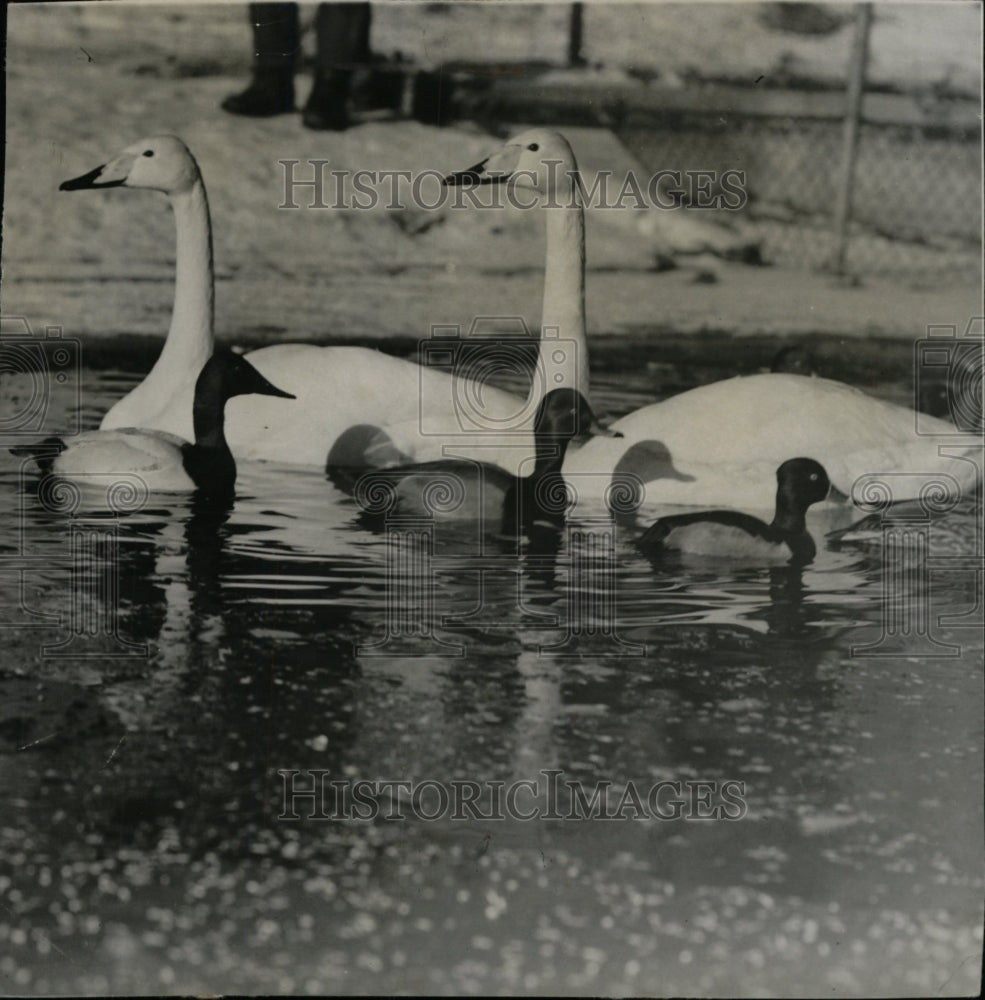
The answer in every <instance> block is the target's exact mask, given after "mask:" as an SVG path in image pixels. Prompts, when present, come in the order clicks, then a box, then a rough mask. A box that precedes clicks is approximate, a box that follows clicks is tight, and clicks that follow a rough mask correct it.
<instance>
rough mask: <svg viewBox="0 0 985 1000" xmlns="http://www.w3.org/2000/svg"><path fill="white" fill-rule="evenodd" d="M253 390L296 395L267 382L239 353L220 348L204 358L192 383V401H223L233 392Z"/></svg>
mask: <svg viewBox="0 0 985 1000" xmlns="http://www.w3.org/2000/svg"><path fill="white" fill-rule="evenodd" d="M250 393H256V394H257V395H260V396H279V397H281V398H282V399H297V396H294V395H292V394H291V393H289V392H284V390H283V389H278V388H277V386H275V385H273V384H271V383H270V382H268V381H267V380H266V379H265V378H264V377H263V376H262V375H261V374H260V373H259V372H258V371H257V370H256V368H254V367H253V365H251V364H250V362H249V361H247V360H246V358H244V357H243V356H242V355H241V354H234V353H233V352H232V351H230V350H226V349H225V348H223V349H222V350H217V351H215V353H214V354H213V355H212V357H211V358H209V360H208V361H206V362H205V365H204V366H203V368H202V371H201V373H200V374H199V376H198V381H197V382H196V383H195V403H196V405H198V404H200V403H202V402H213V403H214V402H218V403H225V402H226V400H228V399H232V398H233V396H246V395H249V394H250Z"/></svg>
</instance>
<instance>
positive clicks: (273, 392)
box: [253, 375, 298, 399]
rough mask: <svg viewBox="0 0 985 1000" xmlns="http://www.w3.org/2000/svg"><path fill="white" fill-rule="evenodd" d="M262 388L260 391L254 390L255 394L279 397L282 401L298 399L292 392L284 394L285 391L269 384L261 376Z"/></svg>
mask: <svg viewBox="0 0 985 1000" xmlns="http://www.w3.org/2000/svg"><path fill="white" fill-rule="evenodd" d="M260 380H261V383H262V384H261V386H260V388H259V389H254V390H253V391H254V392H255V393H259V395H261V396H278V397H279V398H281V399H297V398H298V397H297V396H295V395H294V393H291V392H284V390H283V389H278V388H277V386H275V385H272V384H271V383H270V382H268V381H267V380H266V379H265V378H264V377H263V376H262V375H261V376H260Z"/></svg>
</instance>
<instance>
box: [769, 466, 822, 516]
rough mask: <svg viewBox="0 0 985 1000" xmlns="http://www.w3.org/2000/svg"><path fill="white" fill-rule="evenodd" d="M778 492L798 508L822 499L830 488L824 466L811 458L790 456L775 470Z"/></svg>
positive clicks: (800, 508) (803, 508) (805, 507)
mask: <svg viewBox="0 0 985 1000" xmlns="http://www.w3.org/2000/svg"><path fill="white" fill-rule="evenodd" d="M776 482H777V488H778V492H779V494H780V495H781V496H783V497H784V498H786V500H787V502H788V503H789V504H790V505H791V506H792V507H793V508H794V509H798V510H807V508H808V507H810V505H811V504H813V503H819V502H820V501H821V500H823V499H824V498H825V497H826V496H827V495H828V492H829V491H830V489H831V482H830V480H829V479H828V474H827V472H825V470H824V466H823V465H821V463H820V462H815V461H814V459H813V458H790V459H788V460H787V461H786V462H784V463H783V464H782V465H781V466H780V467H779V468H778V469H777V470H776Z"/></svg>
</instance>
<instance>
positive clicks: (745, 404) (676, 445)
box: [386, 129, 981, 509]
mask: <svg viewBox="0 0 985 1000" xmlns="http://www.w3.org/2000/svg"><path fill="white" fill-rule="evenodd" d="M576 173H577V164H576V162H575V158H574V155H573V153H572V151H571V147H570V146H569V145H568V143H567V141H566V140H565V139H564V137H563V136H561V135H559V134H557V133H556V132H550V131H547V130H544V129H533V130H530V131H527V132H524V133H523V134H522V135H520V136H518V137H517V138H515V139H512V140H510V141H509V142H508V143H507V144H506V145H505V146H504V147H503V148H502V149H501V150H500V151H499V152H497V153H495V154H493V155H492V156H490V157H488V158H487V159H485V160H483V161H482V162H481V163H479V164H477V165H476V166H475V167H472V168H471V169H470V170H466V171H462V172H461V173H458V174H453V175H451V176H450V177H449V178H448V182H449V183H460V184H477V183H503V182H509V183H510V184H512V185H515V187H516V189H517V190H518V192H519V191H526V190H527V189H530V190H532V191H533V192H535V195H536V197H537V198H539V200H540V201H541V203H542V204H544V205H546V206H548V207H547V210H546V218H547V265H546V272H545V279H544V280H545V287H544V301H545V310H546V303H548V302H550V303H552V309H553V312H552V317H561V318H562V325H561V326H560V336H561V337H562V338H564V337H571V338H573V339H574V340H576V341H577V342H578V343H581V344H584V331H585V314H584V268H585V256H584V223H583V209H582V204H581V200H580V198H579V197H578V190H577V184H575V183H573V178H575V177H576ZM546 322H547V320H546V318H545V323H546ZM587 358H588V352H587V348H584V347H583V348H582V349H581V351H580V352H579V355H578V361H579V363H580V364H583V365H585V366H587ZM585 374H586V373H585V372H582V373H581V377H582V378H584V376H585ZM611 429H612V430H614V431H618V432H619V433H620V434H621V435H622V438H617V439H612V438H593V439H591V440H589V441H587V442H586V443H585V444H584V445H583V446H582V447H581V448H572V449H569V450H568V454H567V456H566V458H565V462H564V476H565V479H566V480H568V481H569V482H570V483H571V485H572V486H573V487H574V488H575V489H576V491H577V493H578V495H580V496H588V497H601V496H603V495H604V493H605V491H606V489H607V488H608V487H609V484H610V483H611V482H612V480H613V477H614V476H616V475H617V473H619V474H626V475H629V476H633V477H636V478H637V479H639V480H642V482H644V483H645V484H646V490H645V501H647V502H650V503H659V504H663V503H668V504H688V505H690V504H724V505H728V506H738V507H746V506H748V507H757V508H763V509H768V508H770V507H771V506H772V503H773V483H774V480H775V470H776V469H777V467H778V466H779V465H781V464H782V463H783V462H784V461H786V460H787V459H789V458H791V457H792V456H796V455H808V456H810V457H811V458H813V459H815V460H816V461H818V462H820V463H821V464H822V465H823V466H824V467H825V469H826V470H827V473H828V476H829V477H830V479H831V482H832V483H833V484H834V485H835V486H836V487H837V488H838V490H840V491H841V492H842V493H844V494H850V492H851V489H852V485H853V483H855V482H856V480H858V479H859V477H861V476H864V475H866V474H878V473H886V474H888V475H889V477H890V478H889V480H888V481H889V486H890V489H891V490H892V492H893V499H894V500H903V499H909V498H912V497H913V496H915V495H916V494H917V493H918V492H919V491H920V489H922V488H923V484H924V483H926V481H927V477H929V476H932V475H933V476H935V477H937V478H939V479H940V480H941V482H943V483H944V484H945V485H946V486H948V485H950V486H953V488H956V489H964V488H968V487H969V486H971V485H973V484H974V482H975V481H976V479H977V478H978V477H979V476H980V464H979V463H978V461H976V460H975V458H976V454H977V453H978V451H979V450H980V446H981V445H980V441H979V440H978V439H977V438H975V437H974V436H973V435H967V434H965V435H961V434H959V432H958V431H957V430H956V428H955V427H954V426H953V425H952V424H950V423H948V422H947V421H945V420H939V419H935V418H931V417H924V416H923V415H921V418H920V430H921V433H919V434H918V433H917V428H916V419H915V416H914V413H913V411H912V410H909V409H907V408H905V407H901V406H896V405H894V404H892V403H886V402H883V401H881V400H878V399H874V398H873V397H871V396H868V395H866V394H865V393H863V392H861V391H859V390H858V389H854V388H852V387H850V386H847V385H843V384H842V383H839V382H833V381H830V380H828V379H821V378H812V377H807V376H801V375H790V374H764V375H751V376H746V377H739V378H734V379H728V380H725V381H723V382H717V383H714V384H712V385H707V386H702V387H700V388H697V389H692V390H690V391H688V392H685V393H681V394H680V395H678V396H675V397H673V398H671V399H668V400H665V401H663V402H660V403H655V404H652V405H650V406H646V407H643V408H642V409H639V410H637V411H636V412H634V413H631V414H629V415H628V416H625V417H623V418H622V419H620V420H617V421H616V422H615V423H613V424H612V425H611ZM386 432H387V433H388V434H389V436H390V438H391V440H392V442H393V443H394V444H395V445H396V446H397V447H398V448H399V449H400V450H401V451H404V452H406V453H408V454H412V455H413V457H415V458H416V459H417V460H418V461H420V460H425V459H429V458H432V457H434V452H435V451H436V450H437V449H439V448H440V447H441V446H442V445H443V444H447V443H450V442H443V441H441V440H440V439H436V438H435V439H431V440H429V441H427V442H425V443H424V444H425V448H424V449H421V448H418V450H417V451H416V452H411V451H410V449H411V448H413V446H414V444H415V443H416V442H415V440H414V438H413V436H412V435H411V434H409V433H408V432H409V428H408V427H401V426H397V427H387V428H386ZM942 445H949V446H952V448H951V450H949V453H948V454H947V455H942V454H941V453H940V448H941V446H942ZM955 456H957V457H955ZM670 462H672V463H673V466H671V465H670V464H669V463H670ZM674 469H676V471H677V474H675V473H674V471H673V470H674ZM899 473H908V474H910V475H907V476H898V475H897V476H896V478H892V477H893V476H894V475H895V474H899ZM948 477H949V478H948Z"/></svg>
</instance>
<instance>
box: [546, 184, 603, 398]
mask: <svg viewBox="0 0 985 1000" xmlns="http://www.w3.org/2000/svg"><path fill="white" fill-rule="evenodd" d="M574 178H575V171H574V170H573V169H569V170H565V171H563V175H562V171H559V172H558V181H559V184H558V190H557V192H556V193H555V195H554V197H553V198H551V200H550V202H549V204H548V205H547V206H546V207H545V208H544V209H543V211H544V212H545V213H546V214H547V264H546V267H545V269H544V304H543V309H542V311H541V337H540V351H539V353H538V356H537V366H538V370H539V372H540V378H537V379H535V380H534V386H533V392H534V393H536V394H537V395H538V397H539V396H542V395H543V394H544V392H547V391H549V390H551V389H559V388H562V387H570V388H574V389H577V390H578V391H579V392H580V393H581V394H582V395H583V396H584V397H585V399H586V400H588V399H590V398H591V397H590V396H589V392H588V342H587V340H586V338H585V211H584V209H583V208H582V204H581V196H580V194H579V189H578V186H577V184H576V183H575V179H574ZM558 376H560V378H558Z"/></svg>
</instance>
